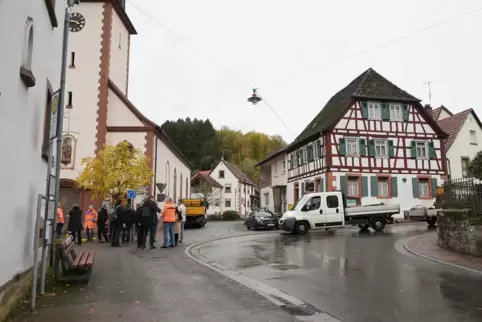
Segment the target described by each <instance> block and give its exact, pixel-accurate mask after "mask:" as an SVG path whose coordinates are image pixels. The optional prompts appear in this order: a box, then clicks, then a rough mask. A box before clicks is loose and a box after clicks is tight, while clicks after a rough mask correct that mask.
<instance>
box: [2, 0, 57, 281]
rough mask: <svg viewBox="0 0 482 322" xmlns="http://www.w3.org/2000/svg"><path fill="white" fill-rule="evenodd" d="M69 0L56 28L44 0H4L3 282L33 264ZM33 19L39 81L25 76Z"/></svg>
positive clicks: (34, 63)
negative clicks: (49, 108) (51, 100)
mask: <svg viewBox="0 0 482 322" xmlns="http://www.w3.org/2000/svg"><path fill="white" fill-rule="evenodd" d="M64 5H65V4H64V2H62V1H57V5H56V14H57V19H58V20H59V22H60V23H59V25H60V27H59V28H52V25H51V23H50V19H49V16H48V13H47V9H46V7H45V3H44V1H0V48H1V50H0V75H1V77H0V108H1V111H2V116H1V117H0V134H1V136H2V138H4V139H3V140H2V149H3V151H4V152H6V151H8V157H3V158H1V159H0V178H1V182H2V183H3V184H2V185H0V202H1V205H2V211H1V212H0V218H1V219H2V221H3V222H4V223H6V226H5V227H4V228H5V229H3V231H2V233H1V234H0V245H2V247H1V248H0V257H1V258H2V265H1V266H0V286H1V285H3V284H5V283H6V282H7V281H9V280H11V279H12V278H13V277H14V276H15V275H16V274H19V273H22V272H24V271H26V270H27V269H29V268H30V267H32V264H33V236H34V233H35V232H34V227H35V216H36V207H37V195H38V194H39V193H41V194H44V193H45V185H46V174H47V162H45V161H43V160H42V158H41V150H42V137H43V124H44V112H45V103H46V92H47V79H49V81H50V83H51V84H52V87H53V88H54V90H56V89H57V88H59V86H60V65H61V57H60V56H61V50H62V47H61V45H62V33H63V29H62V23H61V22H62V21H63V19H64V8H63V6H64ZM28 17H31V18H32V19H33V28H34V29H33V30H34V34H33V35H34V40H33V54H32V72H33V73H34V75H35V78H36V85H35V86H34V87H31V88H28V89H27V88H26V87H25V85H24V84H23V82H22V81H21V79H20V76H19V69H20V65H21V64H22V60H23V50H24V35H25V23H26V21H27V18H28Z"/></svg>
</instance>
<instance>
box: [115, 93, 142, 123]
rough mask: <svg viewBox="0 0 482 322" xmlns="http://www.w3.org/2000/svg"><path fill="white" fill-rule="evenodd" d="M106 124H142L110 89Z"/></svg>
mask: <svg viewBox="0 0 482 322" xmlns="http://www.w3.org/2000/svg"><path fill="white" fill-rule="evenodd" d="M107 126H143V124H142V122H141V121H140V120H139V119H138V118H137V116H136V115H135V114H134V113H132V111H131V110H130V109H129V108H128V107H127V106H126V105H125V104H124V102H122V101H121V100H120V98H119V97H118V96H117V95H116V94H115V93H114V91H112V90H111V89H109V94H108V109H107Z"/></svg>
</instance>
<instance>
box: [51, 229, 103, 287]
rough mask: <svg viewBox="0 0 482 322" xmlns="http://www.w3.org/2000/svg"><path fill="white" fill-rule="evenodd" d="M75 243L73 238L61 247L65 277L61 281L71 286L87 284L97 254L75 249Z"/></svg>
mask: <svg viewBox="0 0 482 322" xmlns="http://www.w3.org/2000/svg"><path fill="white" fill-rule="evenodd" d="M74 246H75V243H74V241H73V239H72V238H71V237H69V238H67V239H66V240H64V241H63V242H62V243H61V244H60V247H59V250H60V254H59V255H60V256H59V257H60V263H61V264H62V272H63V276H62V279H61V281H64V282H68V283H71V284H76V283H77V284H87V283H88V282H89V280H90V275H91V273H92V267H93V266H94V261H95V253H94V252H93V251H87V250H85V251H80V252H77V251H76V250H75V249H74Z"/></svg>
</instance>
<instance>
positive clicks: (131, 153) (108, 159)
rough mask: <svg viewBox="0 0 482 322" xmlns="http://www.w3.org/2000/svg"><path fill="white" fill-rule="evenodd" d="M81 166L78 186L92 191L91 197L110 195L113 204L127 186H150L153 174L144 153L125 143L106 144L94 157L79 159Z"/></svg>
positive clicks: (128, 187)
mask: <svg viewBox="0 0 482 322" xmlns="http://www.w3.org/2000/svg"><path fill="white" fill-rule="evenodd" d="M82 167H83V168H84V170H83V171H82V173H81V174H80V175H79V177H78V178H77V183H78V185H79V186H80V187H82V188H83V189H88V190H91V191H92V194H93V197H94V198H102V199H109V198H112V202H113V203H115V202H116V201H117V200H119V198H121V197H122V196H123V195H124V194H125V193H126V192H127V190H128V189H136V188H138V187H141V186H146V185H149V184H150V183H151V181H152V177H153V176H154V172H153V171H152V169H151V168H149V164H148V162H147V156H146V155H145V154H144V153H142V151H141V150H139V149H136V148H134V147H132V146H131V145H130V144H129V143H127V142H121V143H120V144H118V145H116V146H114V145H105V147H104V149H102V150H101V151H100V152H99V153H98V154H97V156H95V157H90V158H84V159H82Z"/></svg>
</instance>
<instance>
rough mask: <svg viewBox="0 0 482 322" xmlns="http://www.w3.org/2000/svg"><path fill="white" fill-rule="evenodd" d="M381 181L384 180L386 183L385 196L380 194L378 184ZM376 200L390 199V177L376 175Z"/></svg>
mask: <svg viewBox="0 0 482 322" xmlns="http://www.w3.org/2000/svg"><path fill="white" fill-rule="evenodd" d="M381 180H386V183H387V190H386V191H387V194H386V195H381V194H380V190H381V189H380V183H381ZM377 198H378V199H389V198H392V177H391V176H388V175H377Z"/></svg>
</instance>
